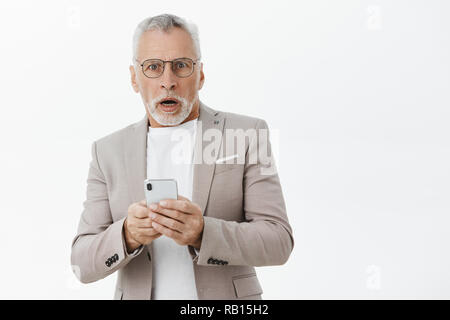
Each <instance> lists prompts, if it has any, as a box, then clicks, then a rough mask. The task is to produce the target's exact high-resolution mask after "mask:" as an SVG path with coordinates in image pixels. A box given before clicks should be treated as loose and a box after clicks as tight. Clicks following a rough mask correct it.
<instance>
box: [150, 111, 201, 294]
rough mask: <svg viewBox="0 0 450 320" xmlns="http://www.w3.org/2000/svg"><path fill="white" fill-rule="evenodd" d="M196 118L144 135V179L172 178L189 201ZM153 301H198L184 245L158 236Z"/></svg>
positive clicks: (152, 130)
mask: <svg viewBox="0 0 450 320" xmlns="http://www.w3.org/2000/svg"><path fill="white" fill-rule="evenodd" d="M196 130H197V119H194V120H191V121H187V122H185V123H182V124H180V125H178V126H174V127H162V128H152V127H149V130H148V134H147V178H152V179H175V180H176V181H177V187H178V194H179V195H182V196H184V197H186V198H188V199H190V200H192V183H193V174H194V167H193V155H194V152H193V150H194V143H195V132H196ZM152 246H153V256H152V263H153V284H152V299H154V300H167V299H173V300H198V296H197V288H196V285H195V276H194V265H193V261H192V258H191V255H190V254H189V250H188V247H187V246H180V245H179V244H177V243H176V242H175V241H174V240H173V239H171V238H169V237H166V236H164V235H163V236H161V237H159V238H158V239H155V240H153V242H152Z"/></svg>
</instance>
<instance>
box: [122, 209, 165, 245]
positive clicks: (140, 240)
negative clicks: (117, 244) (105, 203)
mask: <svg viewBox="0 0 450 320" xmlns="http://www.w3.org/2000/svg"><path fill="white" fill-rule="evenodd" d="M149 212H150V209H148V208H147V203H146V201H145V200H142V201H139V202H135V203H132V204H131V205H130V206H129V207H128V216H127V217H126V218H125V222H124V224H123V229H124V235H125V242H126V245H127V251H128V253H131V252H133V251H134V250H136V249H137V248H139V247H140V246H141V245H147V244H150V243H151V242H152V241H153V240H155V239H156V238H159V237H160V236H161V233H159V232H158V231H156V230H155V229H154V228H153V227H152V219H151V218H150V215H149Z"/></svg>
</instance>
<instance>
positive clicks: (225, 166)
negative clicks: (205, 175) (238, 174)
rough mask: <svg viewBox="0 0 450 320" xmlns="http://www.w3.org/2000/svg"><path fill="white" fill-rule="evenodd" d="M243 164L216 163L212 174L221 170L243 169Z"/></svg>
mask: <svg viewBox="0 0 450 320" xmlns="http://www.w3.org/2000/svg"><path fill="white" fill-rule="evenodd" d="M243 168H244V165H243V164H223V163H221V164H216V169H215V170H214V175H218V174H220V173H223V172H228V171H231V170H233V169H243Z"/></svg>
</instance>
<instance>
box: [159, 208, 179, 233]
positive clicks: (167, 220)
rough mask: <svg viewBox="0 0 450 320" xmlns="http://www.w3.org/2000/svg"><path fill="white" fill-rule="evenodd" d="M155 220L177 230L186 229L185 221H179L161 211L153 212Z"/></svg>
mask: <svg viewBox="0 0 450 320" xmlns="http://www.w3.org/2000/svg"><path fill="white" fill-rule="evenodd" d="M152 219H153V221H154V222H155V221H156V222H157V223H159V224H161V225H163V226H164V227H167V228H170V229H172V230H175V231H179V232H182V231H183V229H184V223H181V222H179V221H178V220H175V219H172V218H168V217H166V216H164V215H162V214H159V213H152Z"/></svg>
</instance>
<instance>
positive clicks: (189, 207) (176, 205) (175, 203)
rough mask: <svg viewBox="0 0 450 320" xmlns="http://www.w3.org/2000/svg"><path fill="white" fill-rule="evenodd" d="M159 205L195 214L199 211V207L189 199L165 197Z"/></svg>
mask: <svg viewBox="0 0 450 320" xmlns="http://www.w3.org/2000/svg"><path fill="white" fill-rule="evenodd" d="M159 206H160V207H162V208H166V209H173V210H178V211H181V212H184V213H191V214H195V213H196V212H197V211H198V209H197V208H196V207H195V206H194V205H193V203H192V202H190V201H189V200H174V199H165V200H162V201H160V202H159Z"/></svg>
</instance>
